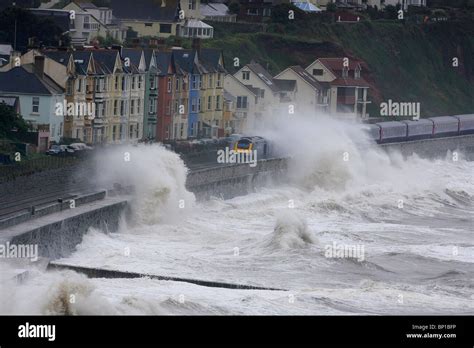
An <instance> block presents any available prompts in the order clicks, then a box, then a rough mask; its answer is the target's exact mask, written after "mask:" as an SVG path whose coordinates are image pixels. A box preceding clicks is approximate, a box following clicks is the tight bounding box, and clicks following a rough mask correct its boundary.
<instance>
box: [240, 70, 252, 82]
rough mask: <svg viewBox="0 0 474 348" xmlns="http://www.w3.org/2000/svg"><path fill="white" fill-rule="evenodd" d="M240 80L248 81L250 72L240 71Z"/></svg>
mask: <svg viewBox="0 0 474 348" xmlns="http://www.w3.org/2000/svg"><path fill="white" fill-rule="evenodd" d="M242 80H250V71H242Z"/></svg>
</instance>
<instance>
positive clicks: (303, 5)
mask: <svg viewBox="0 0 474 348" xmlns="http://www.w3.org/2000/svg"><path fill="white" fill-rule="evenodd" d="M292 4H293V5H294V6H296V7H298V8H299V9H300V10H302V11H305V12H321V11H322V10H321V9H319V8H318V7H317V6H315V5H313V4H312V3H310V2H309V1H292Z"/></svg>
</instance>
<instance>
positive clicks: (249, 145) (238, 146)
mask: <svg viewBox="0 0 474 348" xmlns="http://www.w3.org/2000/svg"><path fill="white" fill-rule="evenodd" d="M269 150H270V149H269V145H268V142H267V141H266V140H265V139H264V138H262V137H259V136H253V137H241V138H240V139H238V140H237V141H236V142H235V143H234V151H235V152H236V153H249V152H254V153H255V151H256V154H257V156H258V158H259V159H264V158H268V157H269V155H270V152H269Z"/></svg>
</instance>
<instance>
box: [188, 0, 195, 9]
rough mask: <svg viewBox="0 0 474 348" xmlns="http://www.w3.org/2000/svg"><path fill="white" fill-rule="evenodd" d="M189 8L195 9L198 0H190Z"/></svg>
mask: <svg viewBox="0 0 474 348" xmlns="http://www.w3.org/2000/svg"><path fill="white" fill-rule="evenodd" d="M188 9H189V10H195V9H196V0H188Z"/></svg>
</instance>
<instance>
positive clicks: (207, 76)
mask: <svg viewBox="0 0 474 348" xmlns="http://www.w3.org/2000/svg"><path fill="white" fill-rule="evenodd" d="M156 60H157V65H158V69H159V73H158V80H159V83H158V84H159V95H158V113H157V116H158V122H157V137H156V138H157V140H159V141H169V140H184V139H188V138H201V137H211V136H212V137H217V136H222V135H223V134H224V123H223V105H224V75H225V68H224V63H223V57H222V52H221V51H219V50H214V49H201V50H196V49H194V50H183V49H175V50H172V51H170V52H158V53H157V54H156Z"/></svg>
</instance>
